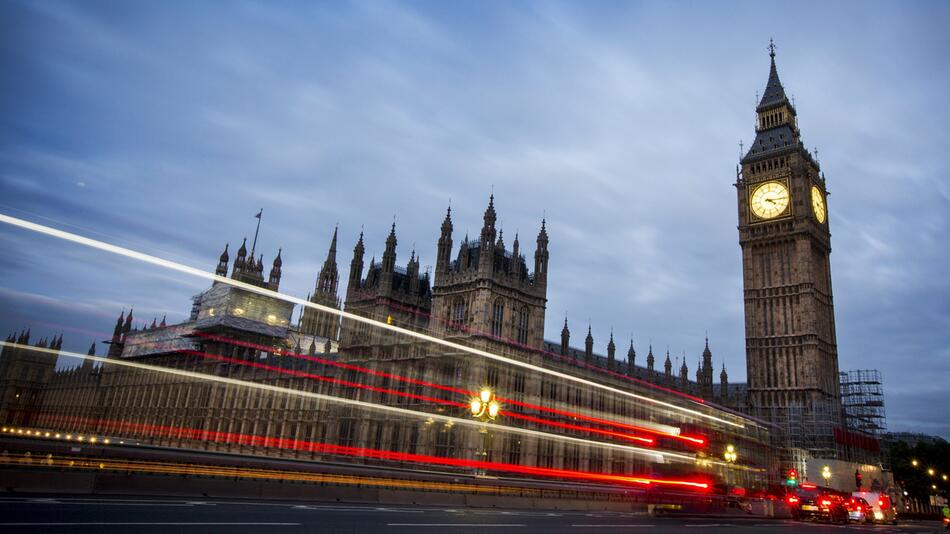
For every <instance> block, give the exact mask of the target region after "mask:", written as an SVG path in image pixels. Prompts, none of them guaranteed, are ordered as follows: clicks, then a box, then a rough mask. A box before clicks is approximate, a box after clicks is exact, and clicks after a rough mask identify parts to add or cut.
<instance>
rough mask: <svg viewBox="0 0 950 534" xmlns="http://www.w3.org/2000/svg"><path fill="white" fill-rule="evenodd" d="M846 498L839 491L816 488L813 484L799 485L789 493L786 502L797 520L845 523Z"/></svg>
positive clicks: (846, 515)
mask: <svg viewBox="0 0 950 534" xmlns="http://www.w3.org/2000/svg"><path fill="white" fill-rule="evenodd" d="M847 499H848V498H846V497H844V496H843V495H842V494H841V493H840V492H836V491H834V490H832V489H830V488H818V487H815V486H813V485H811V486H810V487H804V486H803V487H801V488H799V489H798V491H796V492H795V493H792V494H789V495H788V497H787V498H786V501H785V502H786V503H787V504H788V505H789V509H790V511H791V513H792V519H795V520H797V521H808V520H811V521H828V522H830V523H847V522H848V508H847V506H846V504H847Z"/></svg>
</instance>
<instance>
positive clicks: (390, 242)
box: [379, 222, 396, 292]
mask: <svg viewBox="0 0 950 534" xmlns="http://www.w3.org/2000/svg"><path fill="white" fill-rule="evenodd" d="M380 271H381V272H380V284H379V285H380V290H381V291H383V292H388V291H390V290H391V289H392V287H393V273H394V272H395V271H396V223H395V222H393V226H392V229H391V230H390V231H389V237H387V238H386V250H385V251H384V252H383V262H382V265H381V268H380Z"/></svg>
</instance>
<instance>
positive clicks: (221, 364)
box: [0, 49, 872, 473]
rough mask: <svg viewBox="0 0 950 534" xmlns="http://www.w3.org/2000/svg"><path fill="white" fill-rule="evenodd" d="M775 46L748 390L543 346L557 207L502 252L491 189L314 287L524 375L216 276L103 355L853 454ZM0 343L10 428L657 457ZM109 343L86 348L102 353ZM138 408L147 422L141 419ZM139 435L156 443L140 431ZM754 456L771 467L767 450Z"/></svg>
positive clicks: (251, 270) (202, 444)
mask: <svg viewBox="0 0 950 534" xmlns="http://www.w3.org/2000/svg"><path fill="white" fill-rule="evenodd" d="M770 55H771V70H770V74H769V78H768V82H767V85H766V89H765V92H764V94H763V96H762V98H761V101H760V103H759V104H758V106H757V108H756V112H757V116H758V122H757V127H756V138H755V141H754V142H753V143H752V144H751V146H750V148H749V150H748V152H747V153H746V154H745V155H744V156H743V158H742V159H741V161H740V166H739V167H738V168H737V175H736V182H735V184H734V186H735V188H736V191H737V198H738V204H737V208H738V223H739V224H738V227H739V243H740V245H741V251H742V268H743V282H744V284H743V286H744V293H743V294H744V304H745V332H746V358H747V377H748V383H747V384H732V385H730V384H729V382H728V377H727V374H726V369H725V366H724V365H723V366H721V367H720V368H719V373H718V380H714V375H715V374H716V373H715V371H716V369H715V368H714V364H713V358H712V352H711V351H710V348H709V342H708V339H707V342H706V346H705V348H704V349H703V351H702V353H701V355H700V356H699V357H698V360H699V361H698V364H697V366H696V367H695V369H694V371H695V375H694V379H693V380H691V379H690V374H689V368H688V366H687V362H686V361H685V358H684V360H683V361H682V363H681V365H679V368H678V369H674V367H675V366H674V364H673V362H672V361H671V360H670V355H669V352H668V351H667V352H666V354H665V355H664V354H660V357H663V356H665V358H664V359H663V361H662V362H657V360H656V356H655V355H654V353H653V348H652V346H651V347H649V348H647V350H646V356H645V357H643V356H642V353H641V355H639V356H638V354H637V352H636V350H635V349H634V346H633V342H632V341H631V342H630V345H629V347H628V348H627V349H626V357H625V358H618V356H617V346H616V343H615V341H614V339H613V335H612V334H611V336H610V339H609V340H608V341H607V343H606V344H605V345H606V350H605V351H604V354H601V353H598V352H595V349H594V346H595V344H594V339H593V337H592V335H591V330H590V327H589V326H588V329H587V332H586V337H585V338H584V340H583V347H578V346H575V345H574V344H572V333H571V330H570V329H569V325H568V321H567V319H565V321H564V326H563V328H562V330H561V332H560V339H559V340H558V341H549V340H546V339H545V335H544V334H545V333H544V322H545V313H546V303H547V284H548V267H549V266H548V262H549V239H548V233H547V229H546V225H545V221H541V226H540V229H539V231H538V234H537V238H536V239H535V242H534V244H533V245H534V246H533V249H534V250H533V252H529V251H528V250H526V249H522V243H521V242H520V241H519V238H518V236H515V239H514V240H513V241H512V243H511V245H510V248H509V246H508V245H507V244H506V243H505V241H504V238H503V235H502V233H501V232H500V231H498V230H496V212H495V206H494V197H491V198H490V199H489V202H488V206H487V208H486V209H485V212H484V219H483V224H482V228H481V231H480V233H479V235H478V237H477V239H473V240H470V239H469V238H468V236H466V237H465V239H463V240H462V241H461V243H457V242H456V241H455V239H456V238H455V237H454V236H453V220H452V213H451V208H450V209H449V210H448V211H447V212H446V213H445V217H444V219H443V220H442V226H441V234H440V237H439V240H438V243H437V252H436V260H435V267H434V269H433V270H432V271H431V273H430V272H421V271H420V260H419V258H418V257H417V256H416V255H415V253H414V252H413V254H412V255H411V256H410V258H409V259H408V261H406V262H405V264H404V266H401V265H397V257H396V248H397V247H396V245H397V236H396V226H395V224H393V226H392V228H391V229H390V232H389V235H388V238H387V240H386V247H385V251H384V253H383V255H382V258H381V260H379V261H378V262H377V261H376V259H375V258H373V259H372V260H370V262H369V264H368V265H367V264H366V258H365V257H364V245H363V234H362V233H361V234H360V236H359V239H358V240H357V242H356V244H355V246H354V247H353V254H352V257H351V259H350V268H349V277H348V279H347V280H345V294H344V296H343V299H342V301H341V298H340V296H339V290H340V289H341V286H342V285H343V284H342V283H341V282H344V281H341V280H340V274H339V273H340V270H339V268H338V261H337V232H336V230H334V232H333V237H332V241H331V243H330V246H329V251H328V253H327V256H326V260H325V261H324V263H323V266H322V269H321V270H320V273H319V275H318V276H317V279H316V284H315V289H314V291H313V293H312V294H311V295H310V296H309V297H308V300H309V301H310V302H313V303H315V304H317V305H320V306H321V307H324V309H326V308H333V309H337V310H344V311H345V312H348V313H349V314H353V315H356V316H362V317H367V318H371V319H375V320H377V321H380V322H381V323H382V324H385V325H387V326H389V325H391V326H394V327H400V328H404V329H407V330H411V331H416V332H423V333H426V334H428V335H431V336H433V337H435V338H439V339H443V340H447V341H450V342H453V343H456V344H460V345H465V346H468V347H472V348H474V349H478V350H481V351H485V352H488V353H491V354H494V355H498V356H501V357H504V358H508V359H510V360H515V361H518V362H524V364H525V366H524V367H519V366H517V365H514V366H513V365H510V364H505V363H498V361H497V360H491V359H486V358H480V357H477V356H473V355H471V354H468V353H459V352H453V351H451V350H450V349H447V348H446V347H444V346H437V345H434V344H433V343H430V342H426V341H421V340H420V339H419V338H414V337H410V336H405V335H401V334H400V333H399V332H398V331H396V330H394V329H388V328H380V327H378V326H376V325H373V324H370V323H366V322H361V321H354V320H353V319H352V318H349V319H348V318H346V317H344V318H342V320H341V316H340V315H339V314H332V313H328V312H326V311H321V310H319V309H316V308H311V307H307V308H304V309H302V310H301V311H300V313H299V315H298V317H299V318H298V319H297V320H296V321H294V320H293V319H292V317H293V316H294V311H295V309H294V305H293V304H292V303H290V302H287V301H285V300H282V299H278V298H274V297H271V296H267V295H265V294H257V293H254V292H251V291H248V290H246V289H244V288H241V287H239V286H235V285H231V284H228V283H223V282H221V281H216V282H214V283H213V285H212V286H211V287H210V288H208V289H207V290H205V291H204V292H202V293H201V294H199V295H197V296H196V297H194V299H193V306H192V310H191V314H190V317H189V319H188V320H186V321H184V322H182V323H180V324H166V322H165V320H164V319H162V320H161V321H157V320H153V321H152V322H151V325H149V326H145V327H143V328H136V327H135V320H134V319H133V313H134V312H133V311H131V310H130V311H129V312H128V313H125V312H124V311H123V313H122V314H120V315H119V317H118V319H117V321H116V323H115V327H114V332H113V335H112V338H111V339H110V340H108V341H106V343H107V345H108V349H107V350H106V351H105V352H106V354H105V357H106V358H107V359H109V360H130V361H141V362H145V363H148V364H151V365H155V366H162V367H171V368H175V369H185V370H191V371H197V372H202V373H207V374H213V375H218V376H226V377H230V378H235V379H239V380H242V381H249V382H256V383H266V384H272V385H277V386H280V387H286V388H292V389H295V390H300V391H306V392H312V393H318V394H323V395H333V396H338V397H343V398H347V399H358V400H360V401H365V402H375V403H381V404H387V405H392V406H399V407H403V408H407V409H412V410H416V411H424V412H430V413H434V414H436V413H444V412H443V411H444V410H446V408H445V406H446V405H449V406H451V403H452V402H458V401H459V398H458V395H457V392H458V391H471V390H476V391H477V390H478V388H480V387H483V386H490V387H491V388H493V389H494V390H495V391H497V392H498V395H499V396H504V397H505V398H506V399H509V400H508V401H507V402H508V404H509V405H510V406H511V407H512V408H513V407H514V406H536V407H538V406H543V407H545V409H547V410H548V413H553V412H556V410H558V409H559V410H564V409H566V408H568V407H570V408H572V409H583V412H582V413H585V414H588V415H591V416H593V415H597V416H598V417H605V418H615V419H619V418H633V419H635V420H642V421H650V422H653V423H657V424H658V423H664V424H667V423H670V422H675V423H676V424H677V425H678V426H679V427H680V428H683V429H686V430H690V431H692V432H694V433H700V434H704V435H707V436H709V440H710V443H712V442H713V441H716V440H717V439H718V440H719V442H721V443H725V442H729V441H736V440H745V441H744V443H745V445H744V446H745V450H749V451H753V450H757V448H759V449H765V448H768V447H771V446H772V445H771V444H770V441H769V440H770V439H772V440H773V441H772V442H771V443H773V444H774V439H775V435H782V436H783V439H784V440H785V441H784V444H785V446H786V447H787V448H797V449H802V450H803V451H806V452H807V453H808V454H810V455H812V456H823V457H841V456H843V453H842V444H843V443H844V442H847V443H848V444H849V446H851V447H855V446H856V447H858V448H861V447H865V448H872V447H867V446H866V443H865V442H862V441H861V440H860V439H850V440H843V439H842V436H846V437H847V436H851V437H852V438H853V435H854V434H855V433H854V432H850V431H849V430H847V429H846V428H845V427H846V425H845V422H844V417H843V415H842V408H841V402H840V392H839V383H838V377H839V370H838V357H837V347H836V339H835V325H834V312H833V303H832V290H831V274H830V264H829V255H830V251H831V247H830V232H829V229H828V220H827V210H826V206H825V195H826V189H825V178H824V175H823V174H822V173H821V171H820V168H819V165H818V162H817V161H816V160H815V159H814V158H813V157H812V156H811V155H810V154H809V153H808V151H807V150H805V148H804V145H803V143H802V142H801V140H800V132H799V128H798V121H797V115H796V110H795V107H794V105H793V104H792V103H791V101H790V100H789V99H788V98H787V97H786V94H785V91H784V89H783V87H782V85H781V82H780V81H779V78H778V74H777V70H776V66H775V55H774V49H773V51H772V53H771V54H770ZM245 241H246V240H245ZM255 245H256V243H255ZM529 254H530V255H529ZM231 255H232V252H231V251H229V250H228V247H225V249H224V251H223V252H222V253H221V255H220V257H219V261H218V263H217V266H216V270H215V272H216V274H217V275H218V276H220V277H229V278H231V279H233V280H236V281H239V282H243V283H246V284H251V285H253V286H257V287H261V288H265V289H269V290H273V291H279V288H280V281H281V269H282V258H281V254H280V253H278V254H277V256H276V257H275V258H274V259H273V262H272V263H271V267H270V270H269V272H268V273H267V276H266V278H265V274H264V272H265V266H264V261H263V256H262V255H257V251H256V250H254V246H252V247H251V250H250V251H249V250H248V247H247V245H246V242H245V243H242V245H241V246H240V248H239V249H238V250H237V251H236V253H235V254H234V257H233V261H232V257H231ZM532 260H533V264H532V263H531V261H532ZM7 343H8V345H5V346H4V348H3V353H2V356H0V420H2V421H0V422H2V423H4V424H7V425H20V426H30V425H32V426H34V427H38V428H62V429H66V430H72V431H76V432H79V431H87V432H89V431H98V432H101V433H104V434H108V433H110V432H111V433H113V434H115V433H122V432H126V433H129V432H133V433H134V432H138V431H139V430H140V429H141V428H145V427H150V428H153V429H175V428H191V429H201V430H203V431H207V432H212V433H218V434H220V435H267V436H278V437H283V438H290V439H294V440H307V441H312V442H319V443H323V442H328V443H334V444H337V445H340V446H344V447H361V448H370V449H375V450H399V451H404V452H410V453H413V454H426V455H433V456H440V457H478V455H479V454H481V455H483V456H484V459H486V460H489V459H490V460H492V461H501V462H507V463H510V464H522V465H531V466H541V467H549V468H561V469H584V470H587V471H598V472H601V471H607V472H621V473H630V472H638V471H643V470H644V469H648V468H650V464H649V463H648V462H646V461H644V460H637V459H631V458H630V457H627V456H624V455H622V454H617V453H616V452H611V451H610V450H607V451H603V450H601V449H598V448H597V447H585V446H583V445H579V444H570V443H560V442H558V441H556V440H547V439H544V438H541V437H530V436H524V435H517V434H505V433H500V434H499V435H498V436H493V438H492V441H491V442H490V445H485V446H484V447H482V436H480V435H479V433H478V432H477V431H474V430H472V429H469V428H453V425H452V424H451V423H445V424H442V423H438V422H435V423H434V422H433V421H432V420H427V421H424V422H422V423H421V424H420V423H419V422H417V421H415V420H410V419H406V418H403V417H397V416H394V415H392V414H387V413H376V412H373V411H371V410H361V409H357V408H355V407H354V406H352V405H335V404H333V403H330V402H325V401H324V400H321V399H320V398H318V397H302V398H292V397H290V396H287V395H281V394H278V393H274V394H268V393H266V392H265V393H261V392H260V391H246V390H242V389H241V387H240V386H235V385H228V384H218V383H204V382H197V381H193V380H192V381H189V380H187V379H184V378H177V377H166V376H154V374H150V373H148V372H146V371H142V370H136V369H129V368H126V367H122V366H111V365H108V364H102V365H96V364H94V362H93V361H92V360H84V361H83V363H82V364H81V365H80V366H77V367H73V368H67V369H64V368H57V366H56V358H55V357H54V356H51V355H50V353H48V352H36V351H32V350H30V349H29V348H24V347H14V346H11V345H9V344H13V343H16V344H17V345H18V346H27V345H31V344H32V342H31V340H30V334H29V333H28V332H24V333H21V334H18V335H11V336H10V337H9V338H8V339H7ZM38 346H40V347H46V348H49V349H53V350H54V351H55V350H59V348H60V347H61V346H62V337H61V336H60V337H59V338H54V339H53V340H43V341H40V342H39V343H38ZM621 350H623V348H621ZM96 353H97V350H96V346H95V344H93V346H92V347H90V349H89V354H90V355H95V354H96ZM640 358H642V359H640ZM107 361H108V360H107ZM531 367H540V368H545V369H550V370H554V371H557V372H559V373H565V374H568V375H571V376H574V377H580V378H582V379H584V380H587V381H591V382H596V383H598V384H605V385H607V386H610V387H611V388H613V390H614V391H618V392H631V393H634V394H637V395H640V396H649V397H651V398H654V399H659V400H661V401H663V402H666V403H668V404H685V405H693V406H699V407H701V409H702V410H704V413H706V414H707V416H704V417H706V419H707V420H712V419H716V420H721V419H729V420H741V421H743V424H744V425H745V429H744V430H743V431H742V433H741V434H740V433H736V432H734V431H733V430H731V429H730V427H729V425H722V426H723V427H724V428H719V427H716V426H715V425H713V426H709V425H704V424H701V423H702V421H697V420H693V419H689V418H682V417H679V416H676V417H673V416H671V415H670V414H669V413H665V412H663V411H658V410H657V409H656V408H655V407H653V406H650V405H649V403H637V402H632V401H631V400H630V399H629V398H627V397H623V396H622V395H618V394H607V395H605V394H604V393H603V392H600V393H598V392H597V391H594V390H592V389H591V388H583V387H579V386H577V384H576V383H574V382H570V381H564V380H557V379H554V378H552V376H551V375H550V374H544V373H537V372H532V371H531V370H530V369H531ZM466 402H467V399H465V398H462V399H461V403H462V406H463V408H462V410H463V411H461V412H459V413H462V414H464V413H465V412H464V406H465V403H466ZM643 404H647V405H646V406H644V405H643ZM699 409H700V408H697V410H699ZM511 412H512V413H513V414H514V415H512V416H511V417H509V418H508V419H510V420H514V418H515V417H516V416H519V414H515V413H514V410H511ZM525 413H527V412H525ZM709 414H713V415H715V417H713V416H712V415H709ZM462 416H463V417H464V415H462ZM520 417H521V419H520V420H519V421H518V422H517V424H519V425H520V426H522V427H525V428H532V429H538V430H544V427H543V425H541V424H539V423H538V422H537V421H536V420H534V419H531V416H527V415H520ZM717 418H718V419H717ZM555 419H556V424H558V425H560V427H559V430H558V431H556V432H557V433H558V434H562V435H567V436H578V437H580V436H585V435H587V434H585V431H590V432H601V434H604V432H603V431H601V430H598V429H599V428H600V427H598V426H597V425H593V427H591V428H595V429H594V430H590V428H587V427H583V428H582V427H580V426H578V424H577V422H576V419H575V420H571V418H555ZM128 422H135V425H138V426H137V427H136V428H131V427H129V426H127V425H129V424H130V423H128ZM707 422H708V421H707ZM512 424H515V423H512ZM137 429H138V430H137ZM156 432H157V433H155V432H153V434H152V435H151V436H150V437H149V438H148V440H149V442H150V443H153V444H155V445H165V446H187V447H192V448H203V449H209V450H216V451H221V452H241V453H246V452H253V453H255V454H279V455H282V456H284V455H288V454H290V455H291V456H293V457H298V458H308V459H320V458H324V457H325V456H322V453H320V452H314V451H310V452H301V451H294V452H291V453H288V452H287V451H270V450H262V448H261V447H258V446H256V445H254V444H249V443H246V442H241V441H240V440H238V441H237V442H235V441H230V442H213V441H201V440H198V439H194V438H193V436H192V437H189V435H187V434H182V433H181V432H178V433H176V432H175V431H173V430H166V431H156ZM493 434H494V432H493ZM770 434H773V436H772V437H771V438H770V437H769V435H770ZM216 435H217V434H216ZM140 438H141V439H142V441H146V437H145V434H144V433H143V434H141V436H140ZM664 447H672V448H673V449H677V447H679V445H678V444H676V443H673V444H664ZM684 447H685V446H684ZM482 448H484V450H481V449H482ZM751 456H754V454H752V453H750V457H751ZM761 465H762V467H763V468H766V469H771V468H772V467H773V466H771V465H768V463H767V462H765V461H763V462H762V463H761ZM654 469H655V466H654Z"/></svg>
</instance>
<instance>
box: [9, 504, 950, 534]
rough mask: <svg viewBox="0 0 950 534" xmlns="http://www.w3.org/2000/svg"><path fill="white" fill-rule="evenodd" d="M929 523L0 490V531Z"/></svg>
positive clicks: (760, 527)
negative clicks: (27, 493)
mask: <svg viewBox="0 0 950 534" xmlns="http://www.w3.org/2000/svg"><path fill="white" fill-rule="evenodd" d="M938 527H939V525H938V524H937V523H936V522H933V523H908V524H902V525H899V526H897V527H893V526H858V525H850V526H847V527H844V526H838V525H817V524H804V523H794V522H791V521H770V520H756V519H751V520H750V519H746V518H729V519H723V518H706V519H687V518H656V517H651V516H649V515H643V514H630V513H615V512H591V513H587V512H565V511H554V512H548V511H532V510H501V509H472V508H464V509H463V508H460V509H455V508H446V507H425V506H401V505H399V506H396V505H394V506H382V505H380V506H371V505H362V504H360V505H356V504H345V503H309V504H303V503H299V502H296V503H294V502H268V501H243V500H242V501H228V500H218V499H208V500H199V499H175V498H172V499H160V498H150V497H125V496H123V497H108V496H90V497H67V496H42V497H40V496H31V497H19V496H9V495H7V496H2V497H0V532H156V533H157V532H162V533H168V532H229V533H232V532H254V533H261V532H267V533H269V534H280V533H283V532H299V531H308V532H341V533H344V532H373V533H377V532H381V533H392V534H399V533H413V534H423V533H428V532H432V533H442V532H453V533H454V532H473V533H475V532H513V533H518V534H520V533H526V534H527V533H544V534H551V533H554V532H571V533H584V532H604V531H606V532H625V531H631V532H637V531H641V530H643V531H653V532H672V533H680V532H682V533H691V534H696V533H698V532H699V533H718V532H722V533H726V532H743V533H750V534H752V533H758V532H761V533H777V532H778V533H785V532H787V533H794V532H809V533H815V534H819V533H823V532H835V533H837V534H840V532H841V530H842V529H847V530H848V531H853V532H862V533H864V532H867V533H882V534H883V533H887V534H897V533H920V532H936V531H938Z"/></svg>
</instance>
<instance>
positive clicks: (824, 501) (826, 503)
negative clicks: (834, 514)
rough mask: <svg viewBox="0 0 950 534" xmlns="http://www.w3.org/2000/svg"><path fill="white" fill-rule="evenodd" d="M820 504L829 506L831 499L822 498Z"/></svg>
mask: <svg viewBox="0 0 950 534" xmlns="http://www.w3.org/2000/svg"><path fill="white" fill-rule="evenodd" d="M821 505H822V506H831V501H829V500H828V499H822V500H821Z"/></svg>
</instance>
